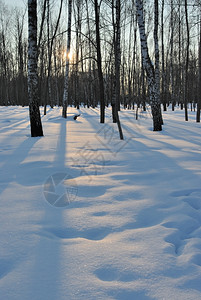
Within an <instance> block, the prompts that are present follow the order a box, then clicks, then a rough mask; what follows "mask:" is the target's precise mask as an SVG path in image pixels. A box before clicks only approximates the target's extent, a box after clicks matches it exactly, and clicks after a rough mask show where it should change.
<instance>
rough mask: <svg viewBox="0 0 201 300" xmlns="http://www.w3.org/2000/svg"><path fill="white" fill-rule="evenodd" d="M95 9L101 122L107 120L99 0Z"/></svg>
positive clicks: (95, 2) (95, 4)
mask: <svg viewBox="0 0 201 300" xmlns="http://www.w3.org/2000/svg"><path fill="white" fill-rule="evenodd" d="M94 9H95V22H96V51H97V65H98V81H99V95H100V123H104V122H105V95H104V82H103V72H102V56H101V42H100V4H98V0H95V1H94Z"/></svg>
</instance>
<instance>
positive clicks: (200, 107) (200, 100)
mask: <svg viewBox="0 0 201 300" xmlns="http://www.w3.org/2000/svg"><path fill="white" fill-rule="evenodd" d="M198 80H199V83H198V100H197V114H196V122H200V110H201V7H200V40H199V79H198Z"/></svg>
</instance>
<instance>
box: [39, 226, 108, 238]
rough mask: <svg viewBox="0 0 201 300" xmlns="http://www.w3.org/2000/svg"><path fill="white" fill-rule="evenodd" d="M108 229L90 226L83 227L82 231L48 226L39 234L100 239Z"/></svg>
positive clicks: (105, 234) (106, 233)
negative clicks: (89, 227)
mask: <svg viewBox="0 0 201 300" xmlns="http://www.w3.org/2000/svg"><path fill="white" fill-rule="evenodd" d="M109 233H110V230H109V229H108V228H92V229H84V230H83V231H81V230H80V231H79V230H74V229H72V228H60V227H55V228H48V229H46V230H45V232H42V233H41V235H43V236H46V237H49V238H51V237H56V238H59V239H75V238H83V239H87V240H92V241H100V240H103V239H104V238H105V237H106V236H107V235H108V234H109Z"/></svg>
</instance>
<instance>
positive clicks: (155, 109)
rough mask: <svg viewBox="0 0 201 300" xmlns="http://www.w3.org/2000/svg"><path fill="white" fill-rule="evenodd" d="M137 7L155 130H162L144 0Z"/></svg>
mask: <svg viewBox="0 0 201 300" xmlns="http://www.w3.org/2000/svg"><path fill="white" fill-rule="evenodd" d="M136 9H137V19H138V27H139V32H140V41H141V50H142V61H143V67H144V68H145V70H146V74H147V81H148V88H149V97H150V104H151V111H152V116H153V130H154V131H161V130H162V116H161V110H160V101H159V90H158V87H157V84H156V79H155V70H154V66H153V63H152V61H151V59H150V56H149V51H148V44H147V37H146V33H145V22H144V13H143V1H142V0H136Z"/></svg>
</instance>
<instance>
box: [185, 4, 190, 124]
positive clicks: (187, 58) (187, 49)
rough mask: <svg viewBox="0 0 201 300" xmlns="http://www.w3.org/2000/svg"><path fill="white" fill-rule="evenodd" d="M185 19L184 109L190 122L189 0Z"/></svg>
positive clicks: (186, 118) (186, 119)
mask: <svg viewBox="0 0 201 300" xmlns="http://www.w3.org/2000/svg"><path fill="white" fill-rule="evenodd" d="M185 18H186V34H187V45H186V66H185V87H184V97H185V98H184V108H185V121H188V104H187V101H188V99H187V97H188V94H187V91H188V68H189V46H190V32H189V22H188V8H187V0H185Z"/></svg>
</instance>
